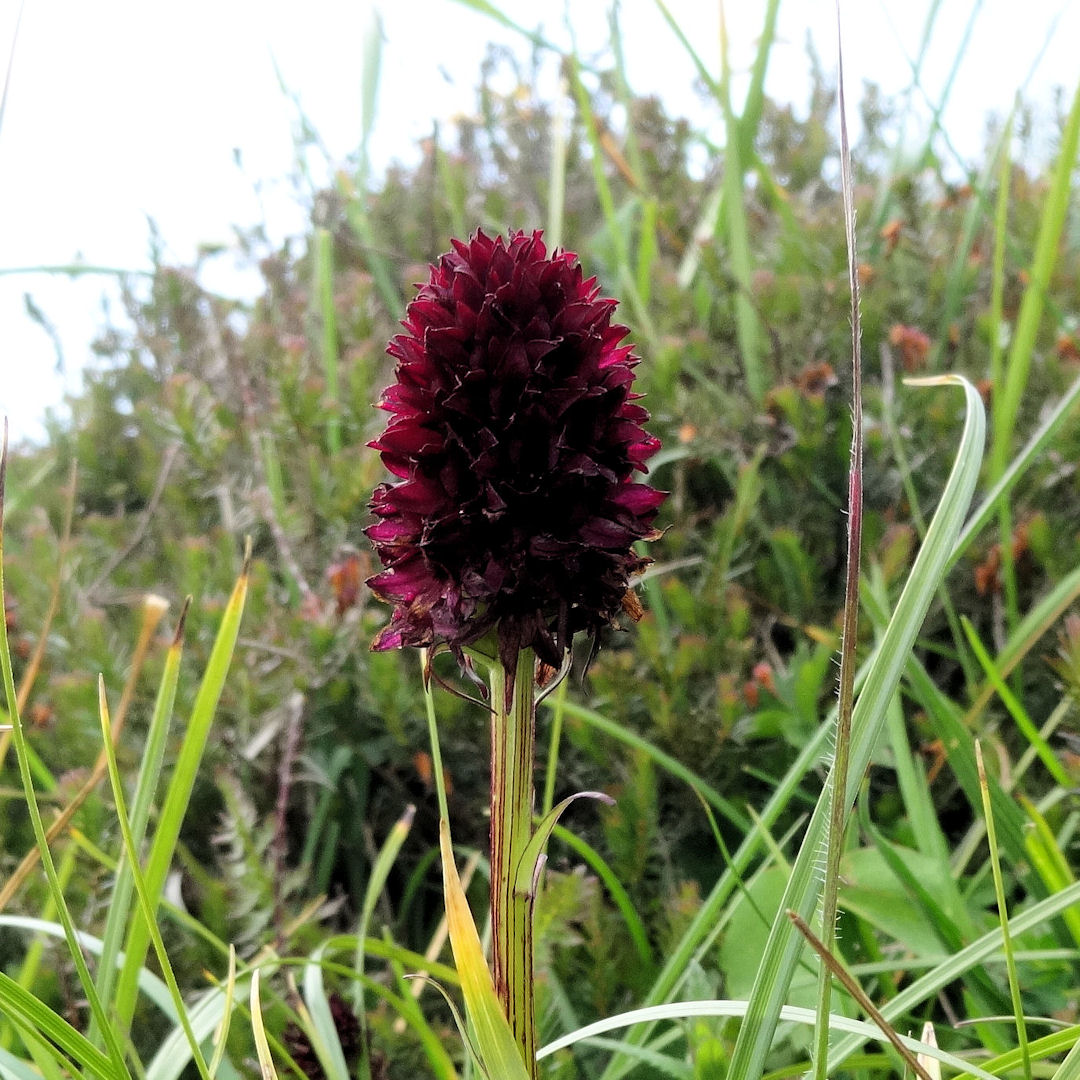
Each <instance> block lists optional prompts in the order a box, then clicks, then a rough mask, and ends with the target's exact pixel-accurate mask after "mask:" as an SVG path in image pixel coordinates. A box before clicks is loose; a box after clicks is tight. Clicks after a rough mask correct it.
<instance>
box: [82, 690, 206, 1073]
mask: <svg viewBox="0 0 1080 1080" xmlns="http://www.w3.org/2000/svg"><path fill="white" fill-rule="evenodd" d="M98 708H99V711H100V716H101V732H102V739H103V745H104V747H105V759H106V762H107V763H108V769H109V782H110V784H111V785H112V793H113V801H114V803H115V805H116V820H117V822H118V823H119V825H120V833H121V835H122V837H123V840H124V852H125V854H126V856H127V863H128V866H129V867H130V868H131V874H132V884H133V885H134V886H135V894H136V896H138V898H139V907H140V909H141V911H142V916H143V919H144V920H145V922H146V926H147V927H148V928H149V931H150V940H151V941H152V942H153V945H154V954H155V955H156V956H157V961H158V964H160V965H161V970H162V972H163V974H164V976H165V985H166V986H168V988H169V994H170V996H171V997H172V1001H173V1008H174V1009H175V1010H176V1015H177V1016H178V1017H179V1018H180V1025H181V1027H183V1029H184V1033H185V1034H186V1035H187V1037H188V1044H189V1045H190V1047H191V1056H192V1060H193V1061H194V1062H195V1067H196V1068H197V1069H198V1071H199V1076H200V1077H202V1080H210V1073H209V1071H208V1070H207V1068H206V1062H205V1061H204V1060H203V1056H202V1051H201V1050H200V1049H199V1044H198V1042H197V1041H196V1040H195V1035H194V1032H193V1031H192V1030H191V1025H190V1023H189V1021H188V1017H187V1008H186V1006H185V1004H184V996H183V994H182V993H181V992H180V986H179V984H178V983H177V981H176V975H175V974H174V973H173V969H172V964H171V962H170V961H169V954H168V952H167V951H166V949H165V942H164V941H163V940H162V938H161V931H160V930H159V929H158V925H157V919H156V917H155V910H154V909H155V907H156V901H157V897H153V898H152V897H151V896H150V894H149V891H148V890H147V888H146V881H145V879H144V877H143V874H142V871H141V870H140V869H139V853H138V850H137V848H136V846H135V839H134V837H133V836H132V834H131V826H130V824H129V822H128V813H127V805H126V800H125V799H124V785H123V781H122V780H121V779H120V768H119V766H118V765H117V763H116V750H115V748H114V747H113V744H112V724H111V723H110V722H109V707H108V704H107V702H106V700H105V679H104V677H102V676H99V677H98Z"/></svg>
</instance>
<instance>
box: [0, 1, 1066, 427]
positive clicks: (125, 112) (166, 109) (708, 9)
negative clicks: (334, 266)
mask: <svg viewBox="0 0 1080 1080" xmlns="http://www.w3.org/2000/svg"><path fill="white" fill-rule="evenodd" d="M18 2H19V0H0V70H2V69H3V67H4V65H5V63H6V57H7V52H8V49H9V45H10V41H11V38H12V33H13V29H14V25H15V19H16V15H17V10H18ZM374 2H375V3H376V6H377V7H378V8H379V10H380V11H381V13H382V16H383V19H384V24H385V37H386V42H385V47H384V49H383V55H382V75H381V83H380V89H379V108H378V114H377V118H376V126H375V133H374V140H373V144H372V149H373V156H374V159H375V163H376V166H377V167H378V166H380V165H385V164H386V163H387V162H388V161H389V160H391V159H393V158H404V159H409V158H410V157H411V156H412V154H413V144H414V142H415V140H416V139H417V138H419V137H422V136H424V135H426V134H429V133H430V131H431V121H432V118H433V116H441V117H444V118H446V117H450V116H452V115H454V114H455V113H459V112H465V111H469V110H471V108H472V106H473V103H474V97H473V91H474V88H475V85H476V82H477V79H478V68H479V62H480V59H481V57H482V56H483V51H484V45H485V43H486V42H487V41H489V40H498V41H503V42H508V43H512V44H515V45H517V44H519V43H520V40H521V39H520V38H518V37H517V36H516V35H514V34H513V33H512V32H509V31H506V30H504V29H502V28H501V27H499V26H498V25H497V24H496V23H495V22H493V21H492V20H490V19H488V18H485V17H483V16H481V15H478V14H476V13H475V12H473V11H471V10H469V9H468V8H466V7H465V6H463V5H461V4H458V3H455V2H453V0H397V2H396V3H395V2H392V0H382V2H380V0H374ZM499 6H501V7H502V9H503V10H505V11H506V12H507V13H508V14H510V15H511V17H513V18H515V19H516V20H517V21H519V22H521V23H523V24H525V25H528V26H530V27H532V26H535V25H536V24H537V22H538V21H539V20H540V18H541V16H539V15H538V14H537V12H538V11H544V12H547V11H550V12H551V13H552V14H550V15H545V16H543V22H544V30H545V33H546V34H547V35H548V36H549V37H551V38H553V39H555V40H556V41H557V42H561V43H565V42H567V40H568V39H567V33H566V30H565V27H564V24H563V11H564V7H563V5H562V4H561V3H557V2H555V3H548V4H542V5H541V4H537V3H535V2H533V3H526V2H524V0H503V2H502V3H501V4H499ZM607 6H608V5H607V2H606V0H572V4H571V10H572V11H573V19H574V30H575V34H576V36H577V40H578V45H579V47H580V48H581V49H582V51H583V52H585V53H589V52H595V51H598V50H599V49H601V48H602V46H603V43H604V41H605V40H606V18H605V12H606V9H607ZM668 7H669V8H670V10H671V11H672V13H673V14H674V16H675V17H676V19H677V20H678V22H679V23H680V25H681V26H683V27H684V29H685V30H686V31H687V34H688V37H689V38H690V39H691V41H693V42H694V44H695V47H696V48H697V49H698V50H699V52H700V53H701V55H702V57H703V58H704V59H705V61H706V62H707V63H709V64H711V65H713V66H714V67H715V66H716V64H717V55H718V25H719V16H718V11H719V4H718V3H717V2H716V0H668ZM929 7H930V2H929V0H859V2H854V0H845V2H844V3H843V9H844V11H843V18H844V39H845V66H846V73H847V85H848V93H849V98H851V99H853V100H854V99H856V98H857V96H858V89H859V87H860V86H861V85H862V81H863V80H864V79H872V80H874V81H876V82H878V83H879V84H880V85H882V86H883V87H884V88H885V89H887V90H891V91H893V92H896V91H898V90H899V89H901V88H903V87H905V86H906V85H907V83H908V82H909V79H910V68H909V59H908V58H909V57H913V56H914V55H915V54H916V52H917V50H918V44H919V39H920V36H921V33H922V28H923V22H924V18H925V13H926V10H927V9H928V8H929ZM974 7H981V10H980V12H979V16H978V19H977V20H976V26H975V32H974V35H973V37H972V40H971V43H970V46H969V47H968V50H967V52H966V54H965V59H964V62H963V66H962V67H961V69H960V73H959V76H958V79H957V82H956V85H955V88H954V92H953V98H952V105H951V108H950V112H949V113H948V115H947V117H946V128H947V129H948V130H949V132H950V134H951V136H952V137H953V140H954V142H955V143H956V144H957V146H958V148H959V150H960V152H961V153H963V154H965V155H967V156H970V157H971V158H973V159H974V158H977V156H978V154H979V151H980V149H981V147H982V142H983V133H984V130H985V123H984V121H985V116H986V114H987V112H989V111H997V112H999V113H1003V112H1005V111H1006V110H1007V109H1008V108H1009V106H1010V104H1011V102H1012V98H1013V95H1014V93H1015V91H1016V89H1017V88H1018V87H1019V86H1020V85H1021V84H1022V83H1023V82H1024V80H1025V79H1026V78H1027V76H1028V73H1029V70H1030V68H1031V66H1032V64H1033V62H1034V61H1035V59H1036V58H1037V56H1038V55H1039V53H1040V51H1041V50H1042V49H1043V46H1044V44H1046V42H1047V38H1048V32H1049V30H1050V27H1051V25H1052V23H1053V20H1054V18H1055V16H1060V18H1059V21H1058V23H1057V27H1056V31H1055V32H1054V34H1053V35H1052V36H1051V38H1050V42H1049V46H1048V48H1047V50H1046V53H1045V55H1044V57H1043V59H1042V61H1041V63H1040V65H1039V68H1038V70H1037V71H1036V73H1035V77H1034V79H1033V81H1032V83H1031V96H1033V97H1034V98H1035V100H1037V101H1042V102H1049V101H1050V100H1051V99H1050V91H1049V88H1050V87H1051V86H1054V85H1064V86H1065V88H1066V91H1067V93H1068V94H1069V95H1071V93H1072V92H1073V89H1074V87H1075V85H1076V80H1077V78H1078V76H1080V61H1078V59H1077V53H1076V48H1075V43H1076V42H1078V41H1080V11H1078V10H1077V9H1078V3H1077V2H1076V0H1024V2H1023V4H1022V5H1020V4H1018V3H1016V0H982V2H981V3H980V0H944V2H943V4H942V11H941V14H940V16H939V20H938V26H937V27H936V29H935V33H934V37H933V46H932V48H931V50H930V55H929V61H928V65H927V69H926V72H925V74H924V84H925V86H926V88H927V91H928V93H929V95H930V96H931V97H934V96H935V95H936V93H937V91H938V89H939V88H940V87H941V86H942V84H943V82H944V80H945V78H946V75H947V72H948V69H949V67H950V65H951V63H952V60H953V57H954V55H955V54H956V52H957V49H958V47H959V42H960V38H961V34H962V31H963V27H964V25H965V23H966V21H967V18H968V16H969V14H970V12H971V11H972V9H973V8H974ZM370 11H371V0H351V2H349V3H344V2H333V0H309V2H308V3H305V4H303V5H300V4H298V3H295V2H291V0H262V2H259V0H188V2H187V3H185V4H182V5H178V4H172V3H165V2H164V0H95V2H93V3H86V2H84V0H26V4H25V10H24V14H23V19H22V26H21V30H20V33H19V38H18V42H17V45H16V50H15V56H14V65H13V69H12V73H11V86H10V90H9V94H8V101H7V109H6V114H5V116H4V120H3V128H2V129H0V327H2V328H3V334H2V337H0V414H3V413H7V414H8V415H9V416H10V418H11V425H12V434H13V436H14V437H16V438H19V437H22V436H27V435H33V434H35V433H38V432H40V417H41V415H42V414H43V410H44V408H45V407H46V406H48V405H53V404H56V403H57V402H58V401H59V400H60V397H61V395H62V393H63V388H64V380H63V379H62V377H61V376H60V375H59V374H57V372H56V371H55V352H54V350H53V346H52V344H51V343H50V341H49V339H48V337H47V336H46V334H45V333H44V332H43V331H42V330H41V328H40V327H38V326H36V325H35V324H34V323H32V322H31V320H30V319H29V318H28V317H27V315H26V313H25V308H24V304H23V295H24V294H25V293H27V292H29V293H31V294H32V295H33V297H34V300H35V302H36V303H37V304H38V305H39V307H40V308H41V309H42V310H43V311H44V312H45V314H46V316H47V317H48V318H49V319H50V320H52V321H53V322H54V323H55V324H56V326H57V327H58V329H59V332H60V335H61V339H62V342H63V347H64V354H65V361H66V364H67V367H68V380H69V382H70V381H71V380H74V379H76V378H77V373H78V371H79V369H80V368H81V367H82V365H83V363H84V362H85V361H86V359H87V357H88V354H89V343H90V341H91V339H92V337H93V335H94V333H95V332H96V331H97V330H99V329H100V328H101V327H102V326H103V325H104V315H103V299H102V298H103V294H104V295H109V296H114V295H115V294H114V291H113V290H111V289H110V287H109V286H108V284H107V283H106V282H105V281H104V279H101V278H94V277H91V278H83V279H81V280H79V281H74V282H73V281H71V280H69V279H67V278H54V277H49V276H47V275H43V274H40V273H38V274H22V273H19V274H11V273H5V272H4V271H6V270H8V269H10V268H15V267H40V266H47V265H54V264H67V263H70V262H72V261H73V260H75V259H82V260H84V261H85V262H87V263H92V264H96V265H106V266H115V267H122V268H124V269H145V268H147V267H148V266H149V254H148V252H149V230H148V226H147V221H148V219H149V218H152V219H153V220H154V221H155V222H156V223H157V226H158V229H159V232H160V234H161V237H162V239H163V242H164V246H165V252H166V258H167V259H171V260H176V261H180V262H190V261H191V260H192V259H193V257H194V251H195V248H196V246H197V245H198V244H200V243H202V242H216V241H228V240H229V238H230V236H231V228H230V227H231V226H232V225H233V224H238V225H241V226H243V225H251V224H253V223H255V222H258V221H265V222H266V224H267V225H268V227H269V231H270V233H271V235H272V236H274V237H278V238H281V237H284V236H286V235H291V234H296V233H300V232H302V231H303V227H304V221H305V216H306V211H305V208H304V207H302V206H300V205H298V203H297V201H296V199H295V197H294V195H293V194H292V192H291V191H290V189H289V187H288V184H287V183H286V181H285V179H284V178H285V177H287V175H288V174H289V172H290V168H291V165H292V161H293V148H292V141H291V126H292V123H293V119H294V112H293V110H292V108H291V106H290V105H289V104H288V103H287V101H286V100H285V98H284V97H283V95H282V93H281V91H280V89H279V86H278V82H277V76H276V75H275V71H274V61H275V60H276V62H277V64H278V66H279V67H280V70H281V72H282V74H283V77H284V79H285V82H286V84H287V85H288V87H289V88H290V90H291V91H293V92H295V93H296V94H298V95H299V97H300V99H301V101H302V103H303V106H304V109H305V111H306V112H307V114H308V116H309V117H310V118H311V120H312V121H313V123H314V124H315V126H316V127H317V128H318V130H319V132H320V134H321V135H322V137H323V139H324V140H325V142H326V144H327V146H328V148H329V150H330V153H331V155H332V156H333V157H334V158H335V159H344V158H345V157H346V156H347V155H348V154H349V153H350V152H351V151H352V150H353V149H354V148H355V147H356V145H357V141H358V137H359V130H360V101H361V91H360V88H361V79H362V72H361V66H362V64H361V62H362V42H363V39H364V31H365V26H366V25H367V23H368V20H369V18H370ZM1021 11H1022V16H1021V15H1020V14H1019V13H1020V12H1021ZM763 13H764V3H763V2H761V0H758V2H754V0H741V2H736V0H732V2H729V3H728V4H727V17H728V30H729V36H730V39H731V45H732V51H733V56H734V60H735V63H736V65H742V66H744V67H745V66H746V65H748V64H749V62H750V59H751V57H752V56H753V48H754V39H755V37H756V35H757V34H758V33H759V32H760V24H761V20H762V18H763ZM622 24H623V30H624V35H625V47H626V54H627V65H628V69H629V76H630V81H631V85H632V87H633V89H635V90H636V91H639V92H643V93H649V92H658V93H661V95H662V96H663V98H664V99H665V101H666V102H667V105H668V108H669V111H672V112H676V113H689V115H691V118H692V119H693V120H694V121H695V122H696V123H702V122H708V121H709V120H710V118H709V117H707V116H705V117H702V116H701V115H700V114H701V110H702V105H701V103H700V100H699V99H698V98H697V97H696V95H695V94H694V92H693V81H694V72H693V68H692V66H691V64H690V63H689V61H688V60H687V58H686V56H685V54H684V53H683V52H682V48H681V46H680V45H679V43H678V42H677V40H676V39H675V37H674V36H673V35H672V33H671V31H670V30H669V29H668V28H667V26H666V25H665V24H664V22H663V20H662V18H661V17H660V15H659V12H658V8H657V5H656V4H655V3H654V2H653V0H623V3H622ZM808 30H810V31H811V32H812V35H813V37H814V39H815V42H816V46H817V49H818V52H819V54H820V56H821V57H822V62H823V64H824V65H825V67H826V70H830V69H831V68H832V66H833V64H834V56H835V44H834V42H835V14H834V0H783V2H782V3H781V8H780V38H781V40H780V43H779V45H778V46H777V47H776V49H775V50H774V53H773V56H772V60H771V66H770V71H769V82H768V85H767V89H768V90H769V92H770V93H771V94H773V96H775V97H777V98H780V99H782V100H789V101H792V102H794V103H795V104H796V106H801V105H802V104H803V103H804V102H805V99H806V91H807V79H806V71H807V64H806V59H805V48H804V43H805V41H806V35H807V32H808ZM853 111H854V110H853ZM234 151H238V152H239V155H240V159H241V162H242V169H241V168H238V167H237V165H236V162H235V160H234ZM227 281H228V279H227V277H225V278H223V281H222V283H221V285H220V286H219V287H223V288H224V287H227ZM215 284H218V283H216V282H215ZM111 303H112V304H113V305H114V308H115V304H116V301H115V299H113V300H112V301H111Z"/></svg>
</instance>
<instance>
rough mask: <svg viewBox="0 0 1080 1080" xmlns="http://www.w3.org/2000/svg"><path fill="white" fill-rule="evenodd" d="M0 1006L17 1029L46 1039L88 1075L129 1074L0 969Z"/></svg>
mask: <svg viewBox="0 0 1080 1080" xmlns="http://www.w3.org/2000/svg"><path fill="white" fill-rule="evenodd" d="M0 1009H2V1010H3V1012H4V1013H5V1014H6V1015H7V1017H8V1018H9V1019H10V1020H11V1022H12V1023H13V1024H15V1026H16V1027H17V1028H20V1029H27V1030H29V1031H30V1032H33V1033H37V1034H39V1035H41V1036H42V1037H43V1038H46V1039H48V1040H49V1041H50V1042H52V1043H54V1044H55V1045H56V1046H57V1047H59V1049H61V1050H62V1051H63V1052H64V1053H65V1054H67V1055H68V1057H69V1058H70V1059H71V1060H72V1061H73V1062H74V1063H75V1064H77V1065H78V1066H80V1067H81V1068H85V1069H86V1070H87V1071H88V1072H89V1073H90V1074H91V1075H94V1076H98V1077H101V1078H102V1080H119V1078H120V1077H124V1076H128V1075H129V1074H128V1072H127V1069H126V1068H120V1069H118V1068H117V1067H116V1063H115V1062H114V1061H113V1060H112V1058H111V1057H109V1056H107V1055H106V1054H103V1053H102V1052H101V1051H100V1050H99V1049H98V1048H97V1047H96V1046H94V1044H93V1043H92V1042H90V1040H89V1039H87V1038H86V1036H85V1035H82V1034H80V1033H79V1032H78V1031H76V1029H75V1028H73V1027H72V1026H71V1025H70V1024H69V1023H68V1022H67V1021H66V1020H65V1019H63V1017H61V1016H57V1014H56V1013H54V1012H53V1011H52V1009H50V1008H49V1007H48V1006H47V1005H45V1004H44V1003H43V1002H41V1001H39V1000H38V999H37V998H36V997H34V995H33V994H32V993H31V992H30V991H29V990H24V989H23V988H22V987H21V986H19V984H18V983H17V982H15V980H14V979H12V978H11V977H10V976H8V975H5V974H4V973H3V972H2V971H0Z"/></svg>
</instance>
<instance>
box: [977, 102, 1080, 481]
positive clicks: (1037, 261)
mask: <svg viewBox="0 0 1080 1080" xmlns="http://www.w3.org/2000/svg"><path fill="white" fill-rule="evenodd" d="M1078 147H1080V84H1078V85H1077V88H1076V93H1075V95H1074V96H1073V102H1072V107H1071V108H1070V110H1069V115H1068V118H1067V119H1066V121H1065V127H1064V130H1063V131H1062V137H1061V149H1060V151H1059V154H1058V161H1057V166H1056V168H1055V170H1054V175H1053V179H1052V180H1051V183H1050V190H1049V191H1048V192H1047V194H1046V199H1045V201H1044V202H1043V213H1042V219H1041V221H1040V224H1039V235H1038V237H1037V239H1036V241H1035V254H1034V257H1033V259H1032V263H1031V269H1030V271H1029V275H1030V281H1029V284H1028V286H1027V288H1026V289H1025V290H1024V299H1023V300H1022V301H1021V303H1020V314H1019V315H1018V316H1017V320H1016V333H1015V336H1014V337H1013V341H1012V345H1011V347H1010V349H1009V359H1008V362H1007V363H1006V365H1005V382H1004V385H1003V386H1002V387H1000V392H999V395H998V396H999V398H1000V408H998V407H997V406H995V409H994V438H993V443H992V445H991V449H990V475H991V476H992V477H994V479H998V478H1000V477H1001V475H1002V473H1003V472H1004V471H1005V467H1006V464H1007V462H1008V460H1009V458H1010V456H1011V454H1012V442H1013V432H1014V429H1015V426H1016V418H1017V415H1018V413H1019V411H1020V399H1021V397H1022V396H1023V393H1024V389H1025V388H1026V386H1027V379H1028V372H1029V370H1030V368H1031V361H1032V358H1033V356H1034V354H1035V340H1036V336H1037V335H1038V331H1039V325H1040V323H1041V321H1042V314H1043V309H1044V308H1045V306H1046V296H1047V290H1048V288H1049V285H1050V275H1051V274H1052V273H1053V270H1054V266H1055V265H1056V264H1057V260H1058V253H1059V245H1060V243H1061V234H1062V230H1063V229H1064V227H1065V217H1066V214H1067V213H1068V209H1069V201H1070V196H1071V194H1072V174H1073V169H1074V168H1075V166H1076V155H1077V149H1078Z"/></svg>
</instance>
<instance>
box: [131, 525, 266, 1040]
mask: <svg viewBox="0 0 1080 1080" xmlns="http://www.w3.org/2000/svg"><path fill="white" fill-rule="evenodd" d="M250 559H251V546H250V542H249V544H248V547H247V551H246V553H245V557H244V566H243V569H242V570H241V572H240V577H239V578H238V579H237V582H236V585H235V587H234V588H233V591H232V595H231V596H230V597H229V602H228V604H227V605H226V607H225V612H224V614H223V616H222V619H221V625H220V627H219V629H218V633H217V637H216V638H215V640H214V646H213V648H212V650H211V652H210V658H209V660H208V661H207V665H206V671H205V673H204V675H203V679H202V682H201V683H200V684H199V690H198V693H197V694H196V697H195V704H194V705H193V706H192V710H191V716H190V717H189V719H188V724H187V728H186V730H185V733H184V741H183V744H182V745H181V747H180V755H179V757H178V758H177V761H176V766H175V768H174V769H173V774H172V778H171V780H170V781H169V787H168V790H167V792H166V794H165V799H164V801H163V803H162V806H161V813H160V815H159V818H158V827H157V831H156V832H155V833H154V839H153V842H152V844H151V847H150V852H149V855H148V856H147V859H146V867H145V870H144V874H145V881H146V891H147V894H148V895H149V897H150V900H151V906H152V908H154V909H155V910H156V908H157V905H158V903H159V902H160V899H161V893H162V890H163V889H164V887H165V879H166V877H167V876H168V872H169V867H170V866H171V864H172V858H173V853H174V852H175V850H176V843H177V840H178V839H179V837H180V826H181V823H182V822H183V820H184V815H185V813H186V812H187V807H188V803H189V802H190V801H191V793H192V791H193V789H194V787H195V778H196V776H197V774H198V771H199V763H200V762H201V761H202V756H203V752H204V750H205V749H206V742H207V738H208V737H209V734H210V724H211V722H212V721H213V718H214V711H215V710H216V708H217V703H218V700H219V699H220V697H221V691H222V689H223V688H224V686H225V678H226V675H227V674H228V670H229V664H230V662H231V660H232V654H233V649H234V648H235V647H236V639H237V637H238V635H239V633H240V619H241V616H242V615H243V612H244V600H245V598H246V596H247V585H248V570H249V564H250ZM149 946H150V929H149V927H148V926H147V925H146V923H145V922H144V921H143V919H142V918H138V919H134V920H132V923H131V928H130V930H129V932H128V938H127V948H126V954H125V957H124V966H123V968H122V969H121V973H120V979H119V981H118V982H117V987H116V1016H117V1022H118V1025H119V1027H120V1028H121V1030H123V1031H125V1032H126V1031H128V1030H129V1029H130V1026H131V1020H132V1017H133V1016H134V1013H135V1000H136V991H137V987H138V973H139V969H140V968H141V967H142V964H143V960H144V959H145V958H146V951H147V949H148V948H149Z"/></svg>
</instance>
